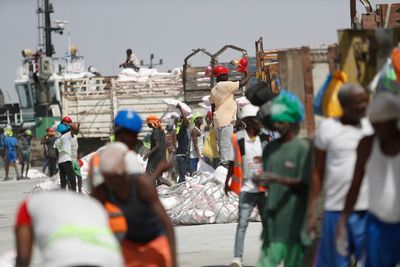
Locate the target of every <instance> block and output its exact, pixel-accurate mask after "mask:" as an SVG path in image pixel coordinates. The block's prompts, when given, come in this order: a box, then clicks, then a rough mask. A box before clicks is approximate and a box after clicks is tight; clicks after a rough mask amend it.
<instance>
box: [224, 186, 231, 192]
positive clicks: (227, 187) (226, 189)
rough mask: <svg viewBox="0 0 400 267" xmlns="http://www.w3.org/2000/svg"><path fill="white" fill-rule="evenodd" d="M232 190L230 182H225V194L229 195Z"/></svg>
mask: <svg viewBox="0 0 400 267" xmlns="http://www.w3.org/2000/svg"><path fill="white" fill-rule="evenodd" d="M230 191H231V188H230V187H229V185H228V183H225V186H224V192H225V195H228V193H229V192H230Z"/></svg>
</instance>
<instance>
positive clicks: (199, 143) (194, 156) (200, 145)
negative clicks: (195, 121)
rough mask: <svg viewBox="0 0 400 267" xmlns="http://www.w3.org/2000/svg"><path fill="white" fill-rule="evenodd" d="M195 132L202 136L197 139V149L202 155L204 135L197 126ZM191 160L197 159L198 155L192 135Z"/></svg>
mask: <svg viewBox="0 0 400 267" xmlns="http://www.w3.org/2000/svg"><path fill="white" fill-rule="evenodd" d="M193 130H197V131H198V132H199V133H200V136H198V137H197V147H198V148H199V151H200V154H201V151H202V150H203V143H204V141H203V140H204V134H203V132H202V131H201V130H200V129H199V128H197V127H196V126H195V127H194V128H193ZM193 130H192V131H193ZM190 158H191V159H197V154H196V150H195V149H194V143H193V138H192V136H191V135H190Z"/></svg>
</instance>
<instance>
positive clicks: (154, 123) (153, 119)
mask: <svg viewBox="0 0 400 267" xmlns="http://www.w3.org/2000/svg"><path fill="white" fill-rule="evenodd" d="M146 123H149V124H151V125H152V126H153V127H154V128H158V129H160V130H162V125H161V120H160V119H159V118H158V117H157V116H156V115H149V116H147V118H146Z"/></svg>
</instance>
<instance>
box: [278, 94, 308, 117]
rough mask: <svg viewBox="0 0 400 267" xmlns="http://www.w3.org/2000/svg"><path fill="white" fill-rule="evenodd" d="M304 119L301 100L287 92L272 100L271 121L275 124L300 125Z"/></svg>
mask: <svg viewBox="0 0 400 267" xmlns="http://www.w3.org/2000/svg"><path fill="white" fill-rule="evenodd" d="M303 118H304V107H303V104H302V103H301V102H300V100H299V98H298V97H297V96H296V95H295V94H293V93H291V92H288V91H286V90H281V92H280V94H279V95H278V96H276V97H275V98H273V99H272V106H271V120H272V121H273V122H276V121H279V122H289V123H299V122H301V121H302V120H303Z"/></svg>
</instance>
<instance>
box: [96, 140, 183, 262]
mask: <svg viewBox="0 0 400 267" xmlns="http://www.w3.org/2000/svg"><path fill="white" fill-rule="evenodd" d="M131 153H132V152H131V151H129V150H128V148H127V147H126V146H121V145H120V144H118V142H116V143H114V144H111V145H108V146H106V147H105V148H104V149H103V150H102V152H101V155H100V164H99V170H100V173H101V176H102V177H104V182H103V183H101V184H100V185H98V186H97V187H96V188H95V189H94V192H93V196H94V197H96V198H97V199H99V201H101V202H102V203H103V204H106V203H111V204H112V205H114V206H116V207H117V208H119V209H120V211H121V212H122V213H123V215H124V218H125V220H126V225H127V228H126V233H124V234H123V236H120V239H121V240H122V241H121V246H122V252H123V255H124V258H125V262H126V265H125V266H127V267H128V266H129V267H136V266H137V267H139V266H165V267H169V266H177V264H176V252H175V237H174V230H173V227H172V223H171V221H170V219H169V217H168V215H167V213H166V212H165V210H164V208H163V206H162V204H161V202H160V200H159V198H158V194H157V191H156V189H155V186H154V180H155V178H156V176H157V175H159V174H160V173H162V172H164V171H166V170H168V169H169V168H170V164H168V163H167V162H166V161H164V162H161V163H160V164H159V165H158V166H157V167H156V169H155V171H154V172H153V176H148V175H145V174H142V173H140V172H137V173H135V174H132V173H128V171H127V168H128V166H126V164H129V160H127V157H130V155H129V154H131ZM110 219H112V218H110Z"/></svg>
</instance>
